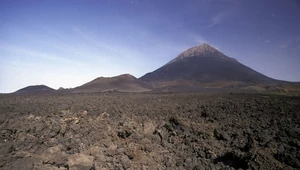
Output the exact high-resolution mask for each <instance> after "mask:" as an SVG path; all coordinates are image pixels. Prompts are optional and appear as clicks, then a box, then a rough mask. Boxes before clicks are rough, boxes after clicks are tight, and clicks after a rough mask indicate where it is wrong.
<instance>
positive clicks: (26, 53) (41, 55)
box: [0, 44, 84, 66]
mask: <svg viewBox="0 0 300 170" xmlns="http://www.w3.org/2000/svg"><path fill="white" fill-rule="evenodd" d="M0 49H1V50H5V51H8V52H10V53H13V54H17V55H18V56H22V57H24V58H25V57H35V58H38V59H46V60H50V61H55V62H59V63H68V64H73V65H78V66H83V65H84V64H83V63H82V62H79V61H76V60H73V59H69V58H65V57H61V56H57V55H55V54H51V53H45V52H41V51H38V50H33V49H28V48H23V47H18V46H13V45H9V44H0Z"/></svg>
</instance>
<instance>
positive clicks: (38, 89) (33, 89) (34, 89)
mask: <svg viewBox="0 0 300 170" xmlns="http://www.w3.org/2000/svg"><path fill="white" fill-rule="evenodd" d="M52 92H55V90H54V89H52V88H50V87H48V86H45V85H33V86H27V87H24V88H22V89H20V90H17V91H16V92H14V93H17V94H25V93H26V94H36V93H52Z"/></svg>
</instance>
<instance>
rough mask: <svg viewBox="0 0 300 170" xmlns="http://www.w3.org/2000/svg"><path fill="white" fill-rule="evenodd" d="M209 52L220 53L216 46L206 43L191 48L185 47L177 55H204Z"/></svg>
mask: <svg viewBox="0 0 300 170" xmlns="http://www.w3.org/2000/svg"><path fill="white" fill-rule="evenodd" d="M211 53H220V52H219V51H218V50H217V49H216V48H214V47H212V46H210V45H208V44H205V43H203V44H201V45H200V46H195V47H192V48H189V49H187V50H186V51H184V52H183V53H181V54H180V55H179V56H181V57H195V56H199V57H200V56H206V55H207V54H211Z"/></svg>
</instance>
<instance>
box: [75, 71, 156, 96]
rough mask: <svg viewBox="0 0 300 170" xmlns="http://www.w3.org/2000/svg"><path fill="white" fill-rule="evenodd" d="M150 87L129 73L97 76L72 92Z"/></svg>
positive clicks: (145, 89)
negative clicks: (114, 75)
mask: <svg viewBox="0 0 300 170" xmlns="http://www.w3.org/2000/svg"><path fill="white" fill-rule="evenodd" d="M150 89H151V87H150V86H149V85H147V84H146V83H144V82H142V81H140V80H138V79H137V78H135V77H134V76H132V75H130V74H123V75H119V76H116V77H99V78H96V79H95V80H93V81H91V82H88V83H86V84H83V85H81V86H79V87H76V88H74V89H72V91H73V92H100V91H110V90H117V91H123V92H143V91H150Z"/></svg>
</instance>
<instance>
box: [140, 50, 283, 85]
mask: <svg viewBox="0 0 300 170" xmlns="http://www.w3.org/2000/svg"><path fill="white" fill-rule="evenodd" d="M140 80H142V81H144V82H147V83H149V84H150V85H152V86H153V87H154V88H162V87H173V88H175V87H176V88H183V89H184V88H186V89H197V88H199V87H201V88H203V87H228V86H245V85H258V84H259V85H272V84H278V83H286V82H284V81H279V80H275V79H272V78H270V77H267V76H265V75H263V74H261V73H259V72H257V71H255V70H253V69H251V68H249V67H247V66H245V65H243V64H241V63H239V62H238V61H237V60H236V59H234V58H230V57H228V56H226V55H225V54H223V53H222V52H220V51H218V50H217V49H216V48H214V47H212V46H210V45H208V44H202V45H200V46H195V47H192V48H189V49H187V50H186V51H184V52H182V53H181V54H179V55H178V56H177V57H176V58H174V59H173V60H171V61H170V62H168V63H167V64H165V65H164V66H162V67H160V68H159V69H157V70H155V71H153V72H151V73H147V74H146V75H144V76H142V77H141V78H140Z"/></svg>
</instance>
